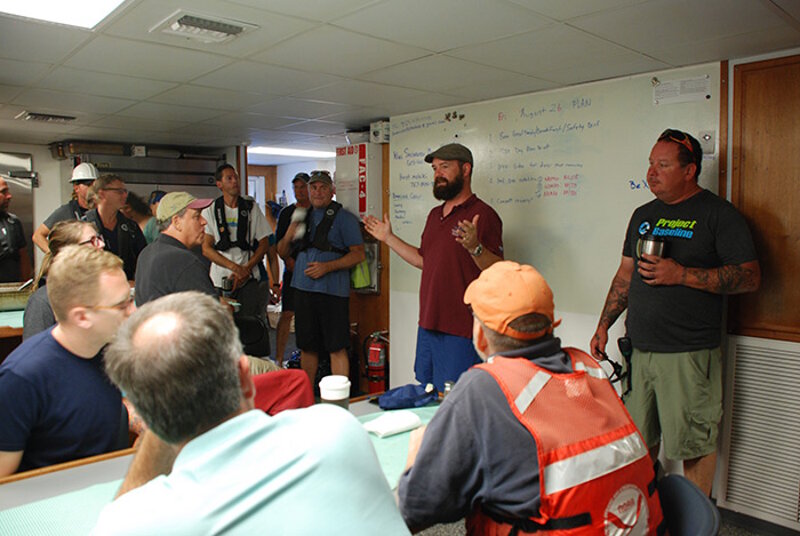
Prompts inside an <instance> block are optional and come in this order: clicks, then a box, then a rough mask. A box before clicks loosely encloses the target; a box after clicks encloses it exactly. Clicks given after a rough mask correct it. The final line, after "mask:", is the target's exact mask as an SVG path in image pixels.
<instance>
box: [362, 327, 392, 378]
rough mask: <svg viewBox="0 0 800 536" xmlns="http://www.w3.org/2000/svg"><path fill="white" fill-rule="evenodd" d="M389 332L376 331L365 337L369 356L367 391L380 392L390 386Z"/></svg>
mask: <svg viewBox="0 0 800 536" xmlns="http://www.w3.org/2000/svg"><path fill="white" fill-rule="evenodd" d="M388 336H389V332H388V331H376V332H374V333H372V334H371V335H370V336H369V337H367V338H366V339H364V355H365V356H366V357H367V391H368V392H369V393H380V392H383V391H385V390H387V389H388V388H389V338H388Z"/></svg>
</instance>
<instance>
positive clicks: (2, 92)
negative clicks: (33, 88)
mask: <svg viewBox="0 0 800 536" xmlns="http://www.w3.org/2000/svg"><path fill="white" fill-rule="evenodd" d="M23 90H24V88H21V87H18V86H5V85H0V103H7V102H11V101H12V100H13V99H14V97H16V96H17V95H18V94H19V93H20V92H21V91H23Z"/></svg>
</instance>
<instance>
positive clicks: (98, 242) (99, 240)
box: [78, 234, 106, 248]
mask: <svg viewBox="0 0 800 536" xmlns="http://www.w3.org/2000/svg"><path fill="white" fill-rule="evenodd" d="M88 244H91V245H93V246H94V247H96V248H99V247H100V246H105V245H106V241H105V239H104V238H103V235H99V234H96V235H94V236H93V237H91V238H88V239H86V240H84V241H83V242H78V245H79V246H86V245H88Z"/></svg>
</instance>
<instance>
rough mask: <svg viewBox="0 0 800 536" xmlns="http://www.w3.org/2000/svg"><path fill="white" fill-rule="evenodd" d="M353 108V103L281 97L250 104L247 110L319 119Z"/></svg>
mask: <svg viewBox="0 0 800 536" xmlns="http://www.w3.org/2000/svg"><path fill="white" fill-rule="evenodd" d="M352 108H353V105H350V104H337V103H333V102H321V101H313V100H306V99H295V98H292V97H279V98H277V99H270V100H267V101H265V102H262V103H259V104H256V105H254V106H250V107H249V108H247V111H249V112H256V113H262V114H267V115H279V116H282V117H296V118H299V119H319V118H322V117H325V116H328V115H332V114H338V113H342V112H344V111H346V110H350V109H352Z"/></svg>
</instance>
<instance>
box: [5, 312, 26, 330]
mask: <svg viewBox="0 0 800 536" xmlns="http://www.w3.org/2000/svg"><path fill="white" fill-rule="evenodd" d="M24 313H25V311H21V310H20V311H0V326H9V327H12V328H21V327H22V315H23V314H24Z"/></svg>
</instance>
